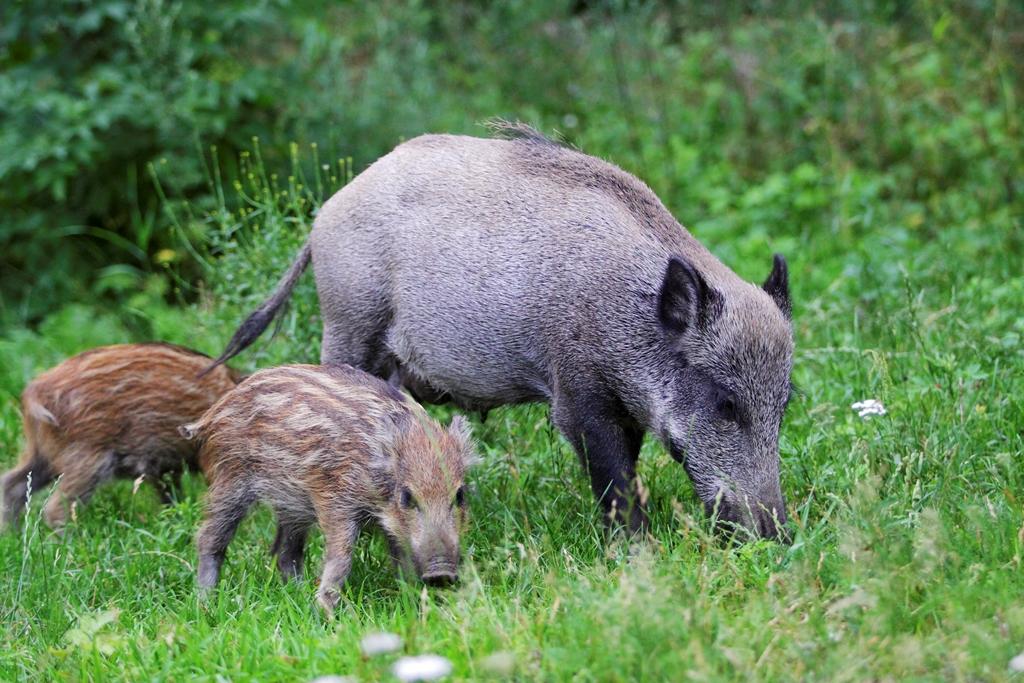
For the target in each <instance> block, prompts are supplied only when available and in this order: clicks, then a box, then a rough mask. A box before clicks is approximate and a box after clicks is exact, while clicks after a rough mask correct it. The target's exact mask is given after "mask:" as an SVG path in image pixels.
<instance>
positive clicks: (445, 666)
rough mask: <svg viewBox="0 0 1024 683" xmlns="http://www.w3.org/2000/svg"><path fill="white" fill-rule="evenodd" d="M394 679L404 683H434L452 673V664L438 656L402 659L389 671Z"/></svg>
mask: <svg viewBox="0 0 1024 683" xmlns="http://www.w3.org/2000/svg"><path fill="white" fill-rule="evenodd" d="M391 671H392V673H394V674H395V678H397V679H398V680H400V681H404V682H405V683H411V682H412V681H436V680H437V679H439V678H444V677H445V676H447V675H448V674H450V673H451V672H452V663H451V662H449V661H448V660H447V659H445V658H444V657H442V656H440V655H419V656H418V657H402V658H401V659H399V660H398V661H397V662H395V666H394V667H393V668H392V669H391Z"/></svg>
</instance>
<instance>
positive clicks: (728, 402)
mask: <svg viewBox="0 0 1024 683" xmlns="http://www.w3.org/2000/svg"><path fill="white" fill-rule="evenodd" d="M715 410H717V411H718V417H719V418H721V419H723V420H725V421H726V422H736V421H737V414H736V400H735V399H734V398H733V397H732V396H729V395H724V396H720V397H719V398H718V405H717V406H715Z"/></svg>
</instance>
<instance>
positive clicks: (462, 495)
mask: <svg viewBox="0 0 1024 683" xmlns="http://www.w3.org/2000/svg"><path fill="white" fill-rule="evenodd" d="M455 504H456V505H458V506H459V507H462V506H463V505H465V504H466V487H465V486H460V487H459V490H458V491H456V492H455Z"/></svg>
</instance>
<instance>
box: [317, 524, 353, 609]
mask: <svg viewBox="0 0 1024 683" xmlns="http://www.w3.org/2000/svg"><path fill="white" fill-rule="evenodd" d="M320 525H321V527H322V528H323V530H324V571H323V574H321V576H320V590H318V591H317V594H316V597H317V601H318V602H319V603H320V606H321V607H323V608H324V610H325V611H326V612H327V613H328V614H330V613H332V612H334V607H335V606H336V605H337V604H338V599H339V598H340V596H341V593H340V591H341V585H342V584H343V583H345V579H346V578H348V573H349V570H351V569H352V548H353V546H354V545H355V542H356V539H357V538H358V537H359V525H358V524H356V523H355V522H354V521H352V520H349V519H345V520H338V521H333V520H332V521H329V522H328V523H327V524H324V521H323V520H321V524H320Z"/></svg>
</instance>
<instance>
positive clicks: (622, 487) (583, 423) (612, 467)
mask: <svg viewBox="0 0 1024 683" xmlns="http://www.w3.org/2000/svg"><path fill="white" fill-rule="evenodd" d="M567 403H568V401H566V400H564V399H562V398H561V397H558V398H557V399H556V401H555V407H554V410H553V411H552V415H553V417H554V421H555V425H556V426H557V427H558V428H559V429H560V430H561V432H562V434H564V435H565V437H566V438H567V439H568V440H569V442H570V443H571V444H572V445H573V448H574V449H575V450H576V454H577V455H578V456H579V458H580V461H581V462H582V463H583V464H584V466H585V467H586V468H587V472H588V473H589V474H590V486H591V488H592V489H593V491H594V495H595V496H597V499H598V500H599V501H600V502H601V506H602V507H603V508H604V511H605V521H606V522H607V523H608V524H609V525H610V526H612V527H618V526H622V527H624V528H625V529H626V530H627V531H628V532H629V533H630V534H631V535H632V534H636V533H639V532H643V531H646V530H647V526H648V522H647V515H646V514H644V511H643V508H642V505H641V502H640V500H639V497H638V495H637V487H636V461H637V458H638V457H639V456H640V446H641V444H642V443H643V438H644V434H643V432H642V431H641V430H639V429H636V428H633V427H627V426H624V425H623V424H621V421H620V420H618V419H616V418H614V417H611V415H613V414H614V413H612V412H611V411H607V412H599V411H595V410H594V409H593V406H594V405H595V402H592V401H580V402H579V404H580V405H583V406H587V408H585V409H582V410H577V409H576V408H575V406H573V405H571V404H570V405H567Z"/></svg>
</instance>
